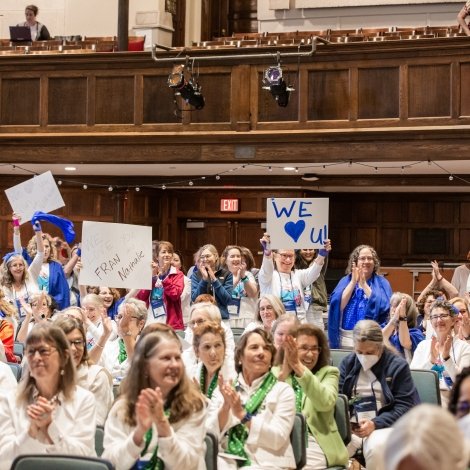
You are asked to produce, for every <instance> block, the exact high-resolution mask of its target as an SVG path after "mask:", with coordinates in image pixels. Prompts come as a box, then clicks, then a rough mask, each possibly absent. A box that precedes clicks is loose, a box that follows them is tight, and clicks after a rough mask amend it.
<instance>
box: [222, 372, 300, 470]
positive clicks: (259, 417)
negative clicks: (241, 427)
mask: <svg viewBox="0 0 470 470" xmlns="http://www.w3.org/2000/svg"><path fill="white" fill-rule="evenodd" d="M265 377H266V375H263V376H262V377H260V378H258V379H256V380H254V381H253V383H252V384H251V386H250V385H248V384H247V383H246V382H245V380H244V379H243V375H242V374H239V375H238V385H237V390H238V393H239V394H240V397H241V400H242V403H243V404H245V403H246V402H247V401H248V399H249V398H250V397H251V395H252V394H253V393H255V392H256V390H258V388H259V387H260V386H261V384H262V383H263V380H264V378H265ZM294 419H295V393H294V390H293V389H292V387H291V386H290V385H288V384H286V383H284V382H276V384H275V385H274V387H273V388H272V389H271V391H270V392H269V393H268V394H267V396H266V398H265V399H264V402H263V403H262V404H261V406H260V409H259V411H258V413H257V414H256V415H255V416H253V418H252V419H251V427H250V430H249V434H248V439H247V441H246V443H245V450H246V452H247V454H248V457H249V458H250V461H251V466H252V467H255V468H260V469H261V468H266V469H268V468H269V469H271V470H274V469H285V468H295V458H294V452H293V450H292V446H291V443H290V433H291V431H292V428H293V426H294ZM237 424H240V421H239V420H238V419H237V418H236V417H235V416H233V415H232V413H230V414H229V418H228V421H227V424H226V425H225V427H224V429H222V430H221V431H220V433H219V443H220V446H219V447H220V448H219V451H221V452H224V453H225V452H226V449H227V445H228V436H227V434H226V433H227V431H228V430H229V429H230V428H231V427H233V426H236V425H237ZM218 468H219V470H225V469H236V468H237V465H236V461H235V460H234V459H229V458H224V457H220V456H219V458H218ZM250 468H251V467H250Z"/></svg>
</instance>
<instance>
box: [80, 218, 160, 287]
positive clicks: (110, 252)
mask: <svg viewBox="0 0 470 470" xmlns="http://www.w3.org/2000/svg"><path fill="white" fill-rule="evenodd" d="M151 262H152V227H146V226H143V225H129V224H111V223H105V222H89V221H85V222H83V231H82V265H83V268H82V270H81V271H80V284H82V285H92V286H107V287H116V288H120V287H123V288H127V289H151V288H152V268H151Z"/></svg>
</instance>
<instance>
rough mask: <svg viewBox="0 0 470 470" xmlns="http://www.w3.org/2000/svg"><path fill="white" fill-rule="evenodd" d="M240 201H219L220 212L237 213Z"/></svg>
mask: <svg viewBox="0 0 470 470" xmlns="http://www.w3.org/2000/svg"><path fill="white" fill-rule="evenodd" d="M239 211H240V199H221V200H220V212H239Z"/></svg>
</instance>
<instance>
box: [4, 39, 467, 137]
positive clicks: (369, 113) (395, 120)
mask: <svg viewBox="0 0 470 470" xmlns="http://www.w3.org/2000/svg"><path fill="white" fill-rule="evenodd" d="M433 41H435V42H434V43H433V47H432V48H429V47H424V46H423V45H422V44H421V43H419V41H408V42H406V44H402V43H405V41H398V44H395V45H393V46H390V47H388V48H386V47H385V46H387V45H388V44H385V46H384V43H366V44H348V45H344V44H343V45H341V44H338V45H332V46H319V49H318V53H317V54H316V55H314V56H313V57H312V58H311V59H309V60H302V61H301V63H300V65H298V64H297V63H296V62H295V61H293V62H291V63H289V61H287V60H286V61H285V63H284V64H283V68H284V75H285V77H286V81H287V82H288V83H290V84H292V85H294V86H295V88H296V90H295V92H293V93H292V94H291V97H290V103H289V105H288V106H287V107H286V108H281V107H279V106H278V105H277V104H276V102H275V100H274V99H273V98H272V96H271V94H270V93H269V91H266V90H263V89H262V75H263V71H264V69H265V67H266V64H260V63H258V64H251V65H247V64H244V63H233V61H227V62H226V63H223V62H224V61H218V62H216V63H213V64H211V65H207V64H206V63H201V64H198V65H199V66H200V75H199V82H200V84H201V85H202V91H203V94H204V96H205V98H206V106H205V108H204V109H203V110H201V111H198V112H193V113H183V114H184V117H183V121H182V123H183V129H185V125H191V126H192V127H193V129H195V130H198V131H201V132H203V131H207V130H212V129H213V128H214V126H217V129H218V130H221V131H232V130H244V131H246V130H263V131H268V130H278V129H285V130H288V129H293V128H295V129H297V130H299V129H338V128H371V127H382V128H383V127H407V126H411V127H416V126H430V125H432V126H439V125H440V126H442V125H452V124H468V123H469V122H470V94H469V93H470V92H468V91H466V90H467V88H468V87H466V86H465V84H466V83H467V82H468V81H469V80H470V62H468V61H469V59H468V57H469V55H470V45H469V44H468V42H467V41H465V42H462V41H460V38H454V39H452V38H443V39H441V40H433ZM412 42H414V43H419V44H415V46H416V47H414V46H411V45H410V43H412ZM356 45H357V47H349V46H356ZM346 46H348V47H346ZM240 62H241V61H240ZM170 68H171V66H170V65H168V64H156V63H155V62H153V61H151V60H150V58H149V56H148V54H146V53H142V54H134V55H131V54H110V55H108V54H101V55H99V57H98V55H97V54H95V55H92V54H88V55H85V56H81V55H77V56H74V57H72V56H68V57H65V56H62V57H57V56H56V57H49V58H48V57H47V56H38V57H27V56H24V57H18V56H16V57H15V56H11V57H7V56H3V57H0V70H1V71H2V74H1V80H0V98H1V102H0V124H2V125H4V126H11V127H9V128H5V129H2V131H3V132H18V131H21V130H23V131H26V130H27V129H28V130H30V131H31V130H32V131H34V132H38V131H41V132H61V133H66V132H83V133H89V132H90V131H95V132H98V131H102V130H104V131H111V130H112V131H134V130H136V127H137V128H138V129H139V130H145V131H153V130H174V129H180V130H181V123H180V122H179V121H178V119H177V118H176V117H175V113H174V110H175V109H174V104H173V90H171V89H169V88H168V87H167V85H166V80H167V76H168V73H169V71H170V70H169V69H170ZM178 100H179V98H178ZM179 104H180V106H183V108H184V109H186V107H185V105H184V104H183V103H181V102H180V103H179Z"/></svg>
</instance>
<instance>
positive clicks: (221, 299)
mask: <svg viewBox="0 0 470 470" xmlns="http://www.w3.org/2000/svg"><path fill="white" fill-rule="evenodd" d="M198 253H199V259H198V261H197V266H195V268H194V271H193V273H192V275H191V301H192V302H194V301H195V300H196V298H197V297H198V296H200V295H201V294H210V295H212V296H213V297H214V298H215V301H216V303H217V307H219V309H220V314H221V315H222V320H224V321H226V322H227V324H228V322H229V318H230V315H229V312H228V305H229V304H230V301H231V300H232V290H233V276H232V273H231V272H230V271H228V270H227V269H224V268H222V267H220V263H219V254H218V253H217V249H216V247H215V246H214V245H204V246H203V247H201V248H200V250H198Z"/></svg>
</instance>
